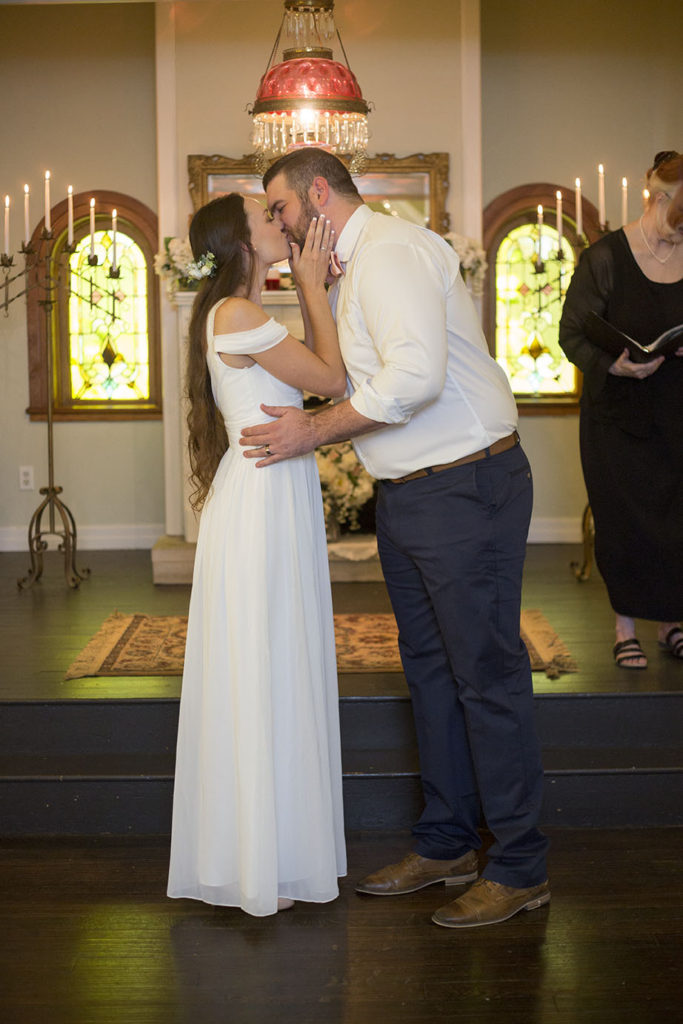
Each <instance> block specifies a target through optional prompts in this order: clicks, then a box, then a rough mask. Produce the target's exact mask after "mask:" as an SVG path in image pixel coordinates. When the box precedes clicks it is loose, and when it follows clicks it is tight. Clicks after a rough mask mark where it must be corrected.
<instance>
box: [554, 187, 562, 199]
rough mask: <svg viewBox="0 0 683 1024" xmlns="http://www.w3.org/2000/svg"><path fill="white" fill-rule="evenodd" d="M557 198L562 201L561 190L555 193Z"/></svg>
mask: <svg viewBox="0 0 683 1024" xmlns="http://www.w3.org/2000/svg"><path fill="white" fill-rule="evenodd" d="M555 198H556V199H561V198H562V193H561V192H560V190H559V188H558V190H557V192H556V193H555Z"/></svg>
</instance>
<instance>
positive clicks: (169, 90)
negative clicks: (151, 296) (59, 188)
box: [155, 3, 184, 536]
mask: <svg viewBox="0 0 683 1024" xmlns="http://www.w3.org/2000/svg"><path fill="white" fill-rule="evenodd" d="M155 29H156V104H157V203H158V211H159V250H161V248H162V246H163V241H164V238H166V237H172V236H174V235H177V234H178V194H179V192H178V187H179V184H178V153H177V150H178V144H177V132H176V67H175V59H176V58H175V4H173V3H157V4H156V5H155ZM160 330H161V370H162V398H163V405H164V414H163V415H164V421H163V422H164V511H165V523H166V534H167V535H170V536H182V535H183V534H184V524H183V497H182V495H183V484H182V475H181V474H182V463H181V461H180V459H179V458H178V454H179V450H180V438H181V412H180V406H179V403H178V395H179V393H180V364H179V360H178V327H177V314H176V310H175V309H174V308H173V306H172V305H171V303H170V302H169V300H168V297H167V295H166V290H165V289H164V288H162V290H161V318H160Z"/></svg>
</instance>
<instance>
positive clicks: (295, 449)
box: [240, 405, 317, 469]
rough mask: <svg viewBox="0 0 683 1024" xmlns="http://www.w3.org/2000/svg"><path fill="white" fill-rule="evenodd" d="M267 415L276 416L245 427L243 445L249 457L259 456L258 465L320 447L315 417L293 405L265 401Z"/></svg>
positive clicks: (264, 406) (241, 441)
mask: <svg viewBox="0 0 683 1024" xmlns="http://www.w3.org/2000/svg"><path fill="white" fill-rule="evenodd" d="M261 408H262V409H263V411H264V412H265V413H266V415H267V416H274V417H275V419H273V420H271V421H270V422H269V423H259V424H257V425H256V426H253V427H245V428H244V430H243V431H242V436H241V438H240V445H242V446H243V447H244V448H245V449H246V450H245V452H244V453H243V454H244V457H245V459H258V460H259V461H258V462H257V463H256V468H257V469H258V468H260V467H261V466H270V465H272V464H273V463H275V462H283V461H284V460H285V459H292V458H295V457H296V456H297V455H306V454H307V453H308V452H312V451H313V449H314V448H315V447H316V444H317V441H316V438H315V432H314V429H313V417H312V416H310V415H309V414H308V413H307V412H304V411H303V410H302V409H297V408H296V407H295V406H289V405H262V406H261Z"/></svg>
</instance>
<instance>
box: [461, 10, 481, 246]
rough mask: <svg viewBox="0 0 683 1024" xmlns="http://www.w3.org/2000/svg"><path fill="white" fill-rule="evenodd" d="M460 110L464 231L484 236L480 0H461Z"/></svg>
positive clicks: (478, 238)
mask: <svg viewBox="0 0 683 1024" xmlns="http://www.w3.org/2000/svg"><path fill="white" fill-rule="evenodd" d="M460 109H461V123H462V140H461V144H460V153H461V161H462V163H461V174H462V183H463V189H462V202H463V206H462V211H461V219H460V224H461V225H462V233H463V234H464V235H467V236H468V237H469V238H474V239H476V240H477V241H478V242H480V241H481V238H482V211H483V185H482V140H481V11H480V0H460Z"/></svg>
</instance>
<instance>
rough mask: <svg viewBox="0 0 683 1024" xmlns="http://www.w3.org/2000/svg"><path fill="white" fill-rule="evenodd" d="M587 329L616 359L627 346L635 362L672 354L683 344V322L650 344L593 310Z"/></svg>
mask: <svg viewBox="0 0 683 1024" xmlns="http://www.w3.org/2000/svg"><path fill="white" fill-rule="evenodd" d="M585 329H586V335H587V337H588V339H589V340H590V341H592V342H593V344H594V345H599V346H600V348H601V349H603V350H604V351H605V352H609V354H610V355H613V356H614V358H615V359H618V358H619V356H620V355H621V353H622V352H623V351H624V349H625V348H627V349H628V353H629V358H630V360H631V362H633V363H649V362H650V360H651V359H657V358H658V356H672V355H674V354H675V352H676V350H677V349H679V348H681V346H683V324H678V326H677V327H670V328H669V330H668V331H664V333H663V334H660V335H659V337H658V338H655V340H654V341H651V342H650V344H649V345H641V344H640V342H639V341H636V340H635V338H631V337H630V336H629V335H628V334H624V333H623V331H620V330H619V328H618V327H614V326H613V325H612V324H609V323H607V321H606V320H603V318H602V317H601V316H598V314H597V313H594V312H593V311H592V310H591V312H590V313H589V314H588V316H587V317H586V323H585Z"/></svg>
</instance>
